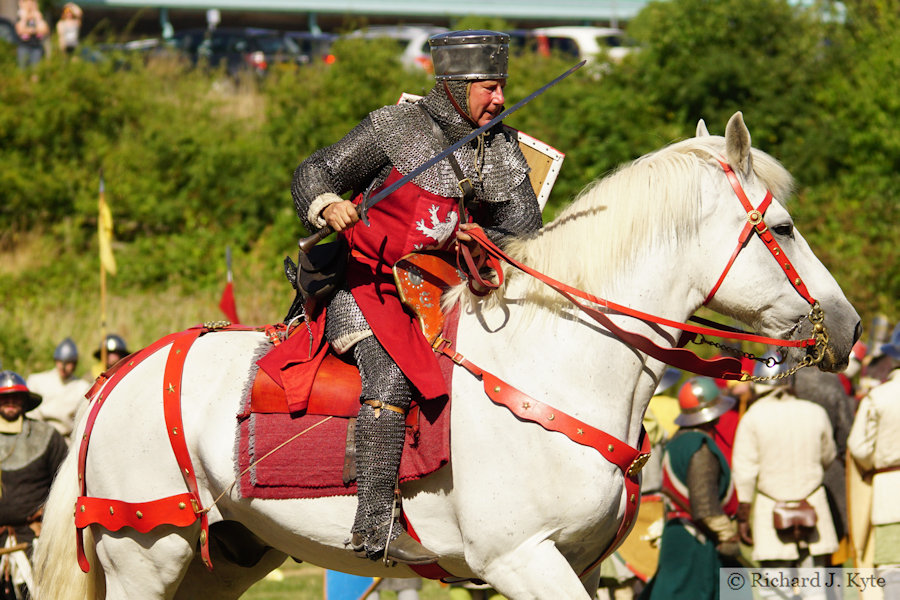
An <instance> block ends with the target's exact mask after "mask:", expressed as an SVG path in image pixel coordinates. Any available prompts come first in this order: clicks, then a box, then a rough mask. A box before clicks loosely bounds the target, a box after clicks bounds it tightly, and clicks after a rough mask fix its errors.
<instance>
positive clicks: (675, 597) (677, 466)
mask: <svg viewBox="0 0 900 600" xmlns="http://www.w3.org/2000/svg"><path fill="white" fill-rule="evenodd" d="M704 444H706V446H707V447H708V448H709V449H710V450H711V451H712V453H713V454H714V455H715V457H716V458H717V459H718V462H719V466H720V468H719V470H718V473H717V474H711V475H712V476H717V477H718V489H719V500H720V501H724V500H725V498H726V496H727V495H728V492H729V490H730V489H731V485H730V482H731V470H730V469H729V467H728V461H726V460H725V456H724V455H723V454H722V451H721V450H719V448H718V447H717V446H716V444H715V442H714V441H713V439H712V438H711V437H709V436H708V435H706V434H704V433H702V432H700V431H692V430H682V431H681V432H679V433H678V434H677V435H676V436H675V437H674V438H672V441H670V442H669V443H668V444H667V445H666V450H665V459H664V460H665V461H666V462H667V463H668V471H669V472H668V475H670V476H673V477H674V478H675V479H677V480H678V482H679V483H680V487H682V488H683V489H687V484H686V482H687V474H688V467H689V466H690V463H691V458H693V456H694V454H695V453H696V452H697V451H698V450H700V448H701V447H702V446H703V445H704ZM663 487H664V489H665V488H666V487H667V485H666V483H664V484H663ZM723 566H728V565H726V564H723V561H722V557H721V556H720V555H719V553H718V552H717V551H716V543H715V540H712V539H709V538H708V537H707V536H706V535H705V534H704V533H702V532H701V531H700V530H698V528H697V527H696V526H695V525H694V524H693V523H689V522H687V521H686V520H685V519H678V518H676V519H670V520H668V521H667V522H666V525H665V528H664V529H663V535H662V540H661V542H660V551H659V567H658V568H657V571H656V574H655V575H654V576H653V578H652V579H651V580H650V581H649V582H648V585H647V587H646V588H645V589H644V591H643V592H642V593H641V596H640V597H641V600H706V599H713V598H715V599H718V598H719V569H720V568H722V567H723Z"/></svg>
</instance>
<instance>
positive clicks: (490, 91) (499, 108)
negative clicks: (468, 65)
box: [468, 79, 506, 127]
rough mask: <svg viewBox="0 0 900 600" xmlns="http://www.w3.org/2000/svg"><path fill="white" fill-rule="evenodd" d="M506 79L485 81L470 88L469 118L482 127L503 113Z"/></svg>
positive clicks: (474, 83)
mask: <svg viewBox="0 0 900 600" xmlns="http://www.w3.org/2000/svg"><path fill="white" fill-rule="evenodd" d="M504 87H506V80H505V79H485V80H482V81H475V82H472V84H471V85H470V86H469V98H468V101H469V116H471V117H472V120H473V121H474V122H475V123H476V124H477V125H478V126H479V127H481V126H482V125H485V124H487V123H488V122H489V121H490V120H491V119H493V118H494V117H496V116H497V115H499V114H500V113H501V112H503V100H504V98H503V88H504Z"/></svg>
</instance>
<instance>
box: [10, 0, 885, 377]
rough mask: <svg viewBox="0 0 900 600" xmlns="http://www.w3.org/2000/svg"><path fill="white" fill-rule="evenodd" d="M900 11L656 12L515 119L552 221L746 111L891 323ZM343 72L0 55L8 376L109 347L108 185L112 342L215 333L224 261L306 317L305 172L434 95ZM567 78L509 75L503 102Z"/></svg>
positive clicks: (383, 45)
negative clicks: (358, 130)
mask: <svg viewBox="0 0 900 600" xmlns="http://www.w3.org/2000/svg"><path fill="white" fill-rule="evenodd" d="M897 4H898V3H897V1H896V0H880V2H877V3H872V2H858V3H854V2H850V3H848V4H847V17H846V24H844V23H843V22H841V21H838V20H834V19H830V20H829V19H820V18H818V15H819V13H815V12H810V11H807V10H804V9H799V8H796V7H792V6H790V5H789V4H788V3H787V2H786V1H784V0H750V1H745V0H716V1H713V0H671V1H666V2H657V3H653V4H651V5H649V6H648V7H647V8H646V9H645V10H644V11H643V12H642V13H641V14H640V15H639V16H638V17H637V18H636V19H635V20H634V21H633V22H632V23H631V25H630V27H629V35H630V36H631V37H633V38H635V39H637V40H638V41H639V42H640V44H641V46H640V50H639V51H638V52H635V53H634V54H632V55H631V56H630V57H628V58H627V59H626V60H625V61H623V62H622V63H621V64H616V65H602V66H600V67H599V68H594V69H587V68H586V69H582V70H581V71H579V72H577V73H576V74H574V75H573V76H572V77H570V78H569V79H568V80H566V81H565V82H563V83H561V84H560V85H558V86H556V87H555V88H553V89H551V90H550V91H548V92H547V93H546V94H545V95H544V96H542V97H540V98H538V99H536V100H534V101H533V102H532V103H531V104H530V105H529V106H528V107H526V108H524V109H523V110H521V111H519V112H517V113H516V114H515V115H513V116H512V117H511V118H510V119H509V120H508V123H509V125H511V126H513V127H517V128H519V129H522V130H524V131H526V132H528V133H530V134H532V135H534V136H536V137H538V138H539V139H541V140H543V141H545V142H547V143H548V144H550V145H552V146H554V147H556V148H559V149H560V150H562V151H563V152H565V153H566V161H565V164H564V166H563V169H562V172H561V174H560V177H559V179H558V182H557V185H556V188H555V189H554V193H553V196H552V197H551V199H550V206H549V207H548V209H547V214H546V215H545V218H546V219H549V218H552V216H553V214H554V212H555V211H557V210H558V209H559V207H560V206H563V205H565V204H566V203H568V202H569V200H570V199H571V198H572V197H573V196H574V195H575V194H576V193H577V192H578V191H579V190H580V189H581V188H582V187H583V186H584V185H586V184H588V183H589V182H590V181H592V180H593V179H596V178H597V177H601V176H603V175H605V174H606V173H608V172H609V171H610V170H612V169H614V168H615V167H616V166H617V165H620V164H622V163H624V162H627V161H629V160H632V159H634V158H637V157H638V156H640V155H642V154H645V153H647V152H649V151H652V150H654V149H656V148H659V147H660V146H663V145H665V144H667V143H669V142H672V141H675V140H677V139H681V138H684V137H687V136H690V135H692V134H693V131H694V128H695V126H696V122H697V119H699V118H701V117H702V118H704V119H705V120H706V122H707V124H708V126H709V129H710V131H711V132H712V133H714V134H715V133H721V132H722V131H723V130H724V125H725V122H726V121H727V119H728V118H729V117H730V116H731V114H732V113H733V112H734V111H736V110H742V111H743V112H744V116H745V119H746V121H747V123H748V125H749V127H750V131H751V133H752V135H753V141H754V145H755V146H757V147H759V148H761V149H763V150H765V151H767V152H769V153H770V154H772V155H773V156H775V157H777V158H779V159H780V160H781V161H782V162H783V163H784V164H785V166H786V167H787V168H788V170H790V171H791V172H792V173H794V174H795V176H796V177H797V179H798V194H797V198H796V199H794V200H793V201H792V202H791V210H792V212H793V214H794V217H795V221H796V223H797V225H798V228H799V229H800V231H801V232H802V233H803V234H804V236H805V237H806V238H807V240H808V241H809V243H810V245H811V246H812V248H813V249H814V250H815V251H816V253H817V254H818V255H819V256H820V257H821V258H822V260H823V262H824V263H825V264H826V266H827V267H828V268H829V269H830V270H831V271H832V272H833V273H834V275H835V277H836V279H837V280H838V282H839V283H840V284H841V285H842V287H843V288H844V290H845V291H846V292H847V294H848V296H849V297H850V299H851V301H852V302H854V304H855V305H856V306H857V308H858V309H859V310H860V312H861V313H862V314H863V317H864V322H866V323H868V322H871V317H872V316H873V315H874V314H875V313H876V312H883V313H885V314H887V315H888V317H889V318H890V319H891V320H892V321H896V320H897V319H898V318H900V308H898V303H897V297H898V295H900V275H898V274H897V270H896V268H895V266H896V264H897V263H898V260H897V251H896V247H897V243H896V238H897V228H896V222H897V217H898V215H897V208H896V207H897V198H896V193H897V190H898V189H900V180H898V177H900V176H898V173H900V139H898V137H897V136H896V133H895V132H896V119H897V115H898V114H900V100H898V98H900V89H898V88H900V83H898V82H900V36H898V34H897V32H898V31H900V27H898V25H900V23H898V10H897ZM456 25H457V26H458V27H460V28H468V27H477V28H482V27H487V28H494V29H508V25H507V24H505V23H502V22H497V21H491V20H485V19H481V18H467V19H465V20H461V21H459V22H458V23H457V24H456ZM334 54H335V56H336V57H337V60H336V62H335V63H334V64H332V65H325V64H316V65H311V66H308V67H305V68H302V69H300V70H297V71H295V72H279V73H273V74H272V75H271V76H269V77H268V78H267V79H266V80H265V81H263V82H257V81H255V80H238V81H235V80H233V79H230V78H228V77H225V76H224V74H223V73H220V72H219V73H211V74H208V73H204V72H202V71H194V70H187V69H186V68H185V67H184V65H182V64H180V63H179V62H177V61H167V60H154V61H151V62H149V63H147V64H145V63H144V62H143V61H142V60H140V59H132V58H128V57H126V56H119V57H110V58H109V59H107V60H102V61H100V62H97V63H93V62H88V61H68V60H64V59H62V58H61V57H54V58H52V59H50V60H46V61H44V62H43V63H42V64H41V65H40V66H39V67H38V69H37V70H36V71H35V72H34V73H33V75H32V73H24V72H21V71H19V70H18V69H16V68H15V56H14V49H12V48H6V49H0V67H2V68H0V73H2V75H0V164H2V165H3V166H2V167H0V189H2V190H3V192H2V201H0V254H2V256H0V294H2V295H3V298H4V299H7V300H5V302H4V307H3V311H2V314H0V327H3V329H4V336H5V340H4V342H3V345H2V347H0V353H2V354H0V358H3V359H4V360H7V361H12V360H14V361H18V362H17V363H16V364H26V363H27V362H28V361H32V360H33V359H34V357H35V356H40V355H42V354H43V353H44V352H45V351H46V350H47V347H50V346H52V345H53V344H55V343H56V342H57V341H58V339H57V338H59V339H61V337H62V336H60V335H58V333H57V332H58V329H59V327H60V324H63V325H64V326H66V327H68V328H70V329H71V330H74V332H75V333H74V335H75V338H76V341H77V342H78V343H79V344H80V345H81V344H87V345H88V346H91V347H93V346H94V345H95V344H96V338H97V333H96V326H95V324H96V323H97V321H98V319H97V312H98V308H97V306H96V299H97V291H96V290H97V289H98V283H99V282H98V267H97V258H96V256H97V242H96V225H97V217H96V214H97V197H98V191H99V183H100V172H101V169H102V172H103V178H104V180H105V185H106V199H107V201H108V202H109V204H110V206H111V209H112V213H113V217H114V220H115V245H114V250H115V254H116V259H117V261H118V263H119V268H120V272H119V274H118V275H117V276H116V277H115V278H110V279H109V282H108V285H109V286H110V294H111V298H114V299H115V300H112V301H111V307H110V312H111V315H110V319H109V320H110V327H111V328H112V329H116V330H119V331H125V333H128V334H130V335H131V337H132V338H136V339H137V341H136V345H137V344H143V343H149V342H150V341H152V340H153V339H155V338H157V337H159V336H161V335H163V334H165V333H167V332H168V331H169V330H171V328H173V327H181V326H185V327H186V326H189V325H191V324H193V323H194V322H196V321H197V320H200V319H204V318H207V319H208V318H218V317H219V314H218V309H217V308H216V303H217V301H218V294H219V293H220V292H221V283H222V281H223V280H224V270H225V267H224V261H223V260H222V255H223V250H224V246H225V245H231V246H232V248H233V250H234V252H235V279H236V284H237V285H236V287H237V292H238V306H239V309H241V312H242V316H243V317H244V319H245V320H247V321H248V322H255V323H259V322H263V321H266V322H271V321H275V320H277V319H279V318H281V316H282V315H283V314H284V310H285V309H286V307H287V305H288V304H289V303H290V300H291V297H290V290H289V289H288V288H287V285H286V284H285V283H283V280H282V276H281V274H280V273H281V261H282V259H283V257H284V255H286V254H290V255H293V254H294V253H295V252H296V245H295V242H296V239H297V237H299V236H302V235H305V232H303V231H302V228H301V226H300V224H299V220H298V219H297V218H296V216H295V215H294V214H293V206H292V201H291V197H290V191H289V190H290V181H291V176H292V172H293V170H294V168H295V167H296V166H297V164H299V162H300V161H302V160H303V159H304V158H306V157H307V156H309V154H311V153H312V152H313V151H315V150H316V149H318V148H320V147H323V146H326V145H328V144H331V143H333V142H335V141H337V140H338V139H339V138H340V137H341V136H343V135H344V134H345V133H346V132H347V131H349V130H350V129H351V128H352V127H353V126H354V125H355V124H356V123H357V122H358V121H359V120H360V119H361V118H363V117H364V116H365V115H366V114H367V113H368V112H369V111H371V110H373V109H375V108H377V107H379V106H382V105H385V104H391V103H394V102H396V101H397V99H398V97H399V95H400V93H401V92H404V91H405V92H411V93H417V94H424V93H426V92H427V90H428V89H429V88H430V86H431V85H432V80H431V79H430V77H428V76H427V75H426V74H425V73H423V72H421V71H410V70H407V69H404V68H403V66H402V65H401V64H400V63H399V60H398V57H397V55H396V47H395V45H394V44H393V43H392V42H390V41H387V40H362V39H356V40H342V41H340V42H339V43H338V44H336V45H335V47H334ZM571 64H572V60H571V58H568V57H562V56H554V57H550V58H546V57H542V56H539V55H537V54H529V53H524V54H522V55H521V56H516V57H514V58H513V60H512V61H511V65H510V79H509V83H508V86H507V88H506V96H507V102H508V104H509V105H511V104H513V103H514V102H516V101H518V100H519V99H521V98H523V97H524V96H526V95H527V94H529V93H530V92H532V91H533V90H535V89H537V88H538V87H539V86H540V85H542V84H543V83H545V82H547V81H549V80H550V79H552V78H554V77H555V76H557V75H558V74H560V73H561V72H563V71H564V70H565V69H567V68H568V67H570V66H571ZM242 294H244V295H243V296H242ZM175 307H177V308H175ZM161 313H165V314H161ZM67 334H68V332H67ZM38 336H45V338H47V339H49V341H47V339H45V338H41V337H38ZM129 342H131V340H129Z"/></svg>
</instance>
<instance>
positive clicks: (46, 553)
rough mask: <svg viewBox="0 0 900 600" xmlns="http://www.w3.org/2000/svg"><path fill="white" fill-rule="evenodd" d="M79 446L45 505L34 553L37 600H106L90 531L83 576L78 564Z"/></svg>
mask: <svg viewBox="0 0 900 600" xmlns="http://www.w3.org/2000/svg"><path fill="white" fill-rule="evenodd" d="M78 493H79V487H78V445H77V444H74V445H73V447H72V449H71V450H70V451H69V454H68V456H67V457H66V459H65V460H64V461H63V463H62V466H60V468H59V471H58V472H57V474H56V478H55V479H54V481H53V486H52V487H51V488H50V496H49V498H48V499H47V503H46V504H45V505H44V517H43V522H42V524H41V536H40V538H38V540H37V543H36V544H35V552H34V559H33V562H34V580H35V588H36V589H35V590H34V594H33V595H34V597H35V598H36V599H37V600H62V599H64V598H73V599H74V598H78V599H79V600H81V599H94V598H102V597H103V595H104V594H103V591H102V588H100V589H98V581H102V577H100V575H101V574H102V568H101V567H100V563H99V561H98V560H97V555H96V553H95V552H94V539H93V536H91V533H90V528H85V529H84V550H85V553H86V555H87V558H88V560H89V561H90V563H91V570H90V573H83V572H82V571H81V568H80V567H79V566H78V561H77V560H76V552H77V551H76V547H75V501H76V500H77V499H78Z"/></svg>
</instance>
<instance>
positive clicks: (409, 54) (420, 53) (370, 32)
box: [347, 25, 449, 73]
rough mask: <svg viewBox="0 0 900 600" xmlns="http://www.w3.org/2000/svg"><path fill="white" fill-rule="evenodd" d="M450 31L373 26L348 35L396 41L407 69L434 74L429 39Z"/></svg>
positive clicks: (439, 28)
mask: <svg viewBox="0 0 900 600" xmlns="http://www.w3.org/2000/svg"><path fill="white" fill-rule="evenodd" d="M446 31H449V30H448V29H447V28H446V27H437V26H435V25H373V26H371V27H367V28H366V29H361V30H356V31H354V32H353V33H350V34H348V35H347V37H351V38H359V37H361V38H365V39H377V38H389V39H392V40H396V41H397V44H398V47H399V48H398V49H399V50H400V62H402V63H403V64H404V65H405V66H407V67H410V68H412V67H418V68H421V69H425V71H427V72H429V73H433V72H434V65H433V64H432V63H431V48H430V47H429V46H428V38H430V37H431V36H433V35H436V34H438V33H444V32H446Z"/></svg>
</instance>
